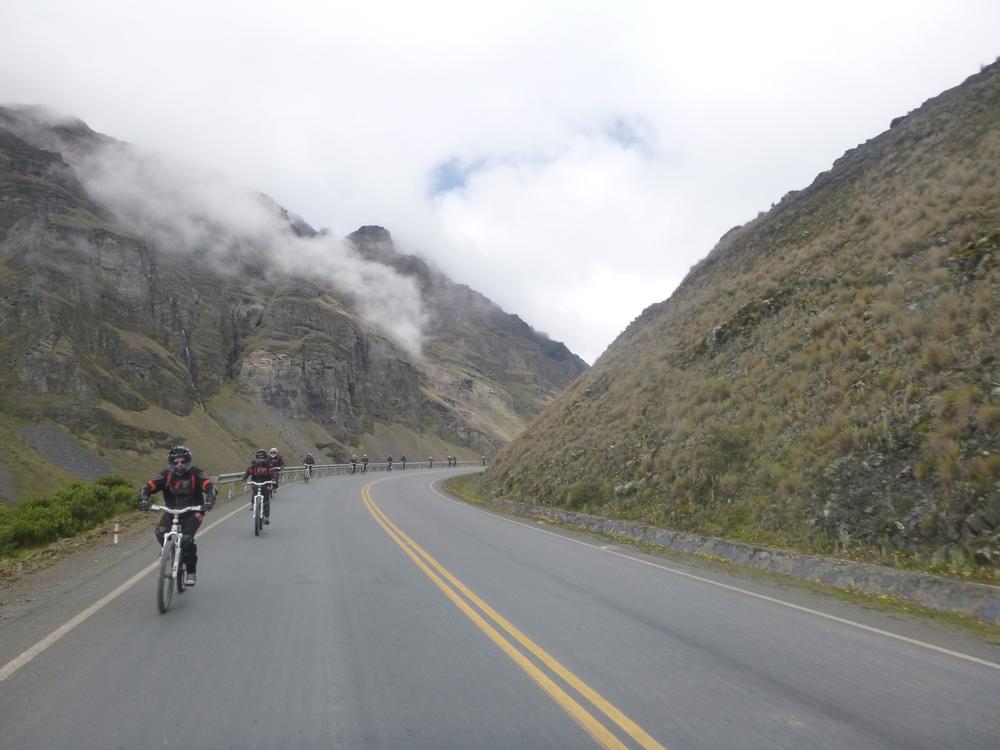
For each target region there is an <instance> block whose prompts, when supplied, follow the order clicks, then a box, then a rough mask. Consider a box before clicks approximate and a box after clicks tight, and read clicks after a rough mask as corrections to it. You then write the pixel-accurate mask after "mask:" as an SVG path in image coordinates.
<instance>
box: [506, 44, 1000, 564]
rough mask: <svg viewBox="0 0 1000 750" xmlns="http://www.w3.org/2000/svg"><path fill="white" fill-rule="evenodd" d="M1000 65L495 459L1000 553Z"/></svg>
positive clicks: (842, 166) (529, 483) (905, 545)
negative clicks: (999, 339)
mask: <svg viewBox="0 0 1000 750" xmlns="http://www.w3.org/2000/svg"><path fill="white" fill-rule="evenodd" d="M998 168H1000V64H993V65H991V66H989V67H986V68H985V69H983V70H982V71H981V72H980V73H979V74H978V75H974V76H972V77H971V78H969V79H968V80H967V81H966V82H965V83H963V84H962V85H961V86H959V87H957V88H955V89H953V90H950V91H948V92H945V93H944V94H942V95H940V96H939V97H937V98H935V99H932V100H930V101H928V102H926V103H925V104H924V105H923V106H922V107H921V108H920V109H919V110H916V111H914V112H912V113H910V114H909V115H907V116H905V117H902V118H897V120H894V121H893V123H892V126H891V128H890V129H889V130H888V131H886V132H885V133H882V134H881V135H879V136H878V137H877V138H874V139H872V140H870V141H868V142H866V143H865V144H862V145H861V146H859V147H858V148H856V149H853V150H851V151H849V152H848V153H846V154H845V155H844V156H843V157H842V158H840V159H838V160H837V162H836V163H835V164H834V165H833V168H832V169H831V170H830V171H828V172H825V173H823V174H821V175H820V176H818V177H817V178H816V180H815V181H814V182H813V184H812V185H810V186H809V187H808V188H806V189H804V190H801V191H797V192H792V193H789V194H788V195H786V196H785V198H784V199H783V200H782V201H781V202H780V203H779V204H778V205H776V206H774V207H773V208H772V209H771V210H770V211H768V212H767V213H763V214H761V215H760V216H758V218H756V219H755V220H753V221H751V222H749V223H748V224H746V225H745V226H742V227H737V228H734V229H733V230H731V231H730V232H728V233H727V234H726V235H725V236H724V237H723V238H722V239H721V240H720V242H719V243H718V245H717V246H716V247H715V248H714V249H713V250H712V251H711V253H710V254H709V255H708V256H707V257H706V258H705V259H704V260H703V261H701V262H700V263H699V264H697V265H696V266H695V267H694V268H692V270H691V272H690V273H689V274H688V276H687V278H686V279H685V280H684V282H683V283H682V284H681V285H680V286H679V288H678V289H677V290H676V292H675V293H674V294H673V295H672V296H671V297H670V298H669V299H668V300H666V301H664V302H662V303H659V304H655V305H652V306H651V307H649V308H648V309H647V310H645V311H644V312H643V314H642V315H641V316H640V317H639V318H637V319H636V320H635V321H634V322H633V323H632V324H631V325H630V326H629V327H628V329H627V330H626V331H625V332H624V333H623V334H622V335H621V336H620V337H619V338H618V339H617V340H616V341H615V342H614V343H613V344H612V346H611V347H610V348H609V349H608V350H607V351H606V352H605V353H604V355H603V356H602V357H601V358H600V359H599V360H598V362H597V363H596V364H595V365H594V367H593V368H592V369H591V370H590V371H589V372H588V373H586V374H585V375H584V376H583V377H581V378H580V379H579V380H578V381H577V382H576V383H574V384H573V385H572V386H571V387H570V388H569V389H568V390H567V391H566V392H565V393H564V394H563V395H562V396H561V397H560V398H559V399H558V400H557V401H556V403H555V404H554V405H553V406H552V407H550V408H549V409H548V410H547V411H546V412H545V413H544V414H543V416H542V417H541V418H540V419H539V420H538V421H537V422H536V423H535V424H534V425H533V426H532V428H531V429H530V430H529V431H528V432H526V433H525V434H523V435H522V436H520V437H519V438H518V439H517V440H515V441H514V442H513V443H512V444H511V445H509V446H507V447H506V448H505V449H504V450H503V451H502V453H501V455H500V456H499V457H498V460H497V461H496V462H495V463H494V465H493V466H492V467H491V468H490V470H489V471H488V473H487V476H486V481H487V483H488V485H489V487H490V488H491V490H492V491H494V492H496V493H498V494H501V495H505V496H509V497H514V498H518V499H524V500H530V501H533V502H544V503H550V504H566V505H572V506H577V507H587V508H589V509H590V510H591V511H593V512H598V513H604V514H607V515H610V516H623V517H629V518H639V519H644V520H646V521H649V522H652V523H656V524H661V525H667V526H672V527H676V528H682V529H689V530H695V531H699V532H703V533H709V534H718V535H727V536H732V537H737V538H742V539H745V540H749V541H765V542H769V543H776V544H784V545H788V546H792V547H798V548H804V549H812V550H817V549H818V550H829V549H833V548H835V547H839V548H841V549H848V550H855V551H859V552H860V551H864V552H865V553H866V554H868V553H873V551H876V552H879V553H880V554H886V555H887V554H890V553H893V552H895V553H896V554H897V555H926V554H930V553H932V552H935V553H936V556H937V557H936V559H937V560H938V561H939V562H942V563H943V562H944V561H947V560H951V561H952V562H961V561H963V560H965V559H967V557H969V556H975V557H976V558H977V560H978V561H979V562H981V563H983V564H989V563H990V561H991V560H993V561H998V560H1000V553H998V548H1000V377H998V374H997V373H998V372H1000V369H998V359H997V357H998V354H1000V347H998V335H997V326H998V324H1000V319H998V308H1000V269H998V263H997V258H998V254H1000V179H998V173H997V171H998Z"/></svg>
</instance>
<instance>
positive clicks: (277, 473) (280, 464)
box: [267, 448, 285, 495]
mask: <svg viewBox="0 0 1000 750" xmlns="http://www.w3.org/2000/svg"><path fill="white" fill-rule="evenodd" d="M267 457H268V460H270V462H271V468H272V469H274V492H277V491H278V483H279V482H280V481H281V470H282V469H284V468H285V459H283V458H282V457H281V454H280V453H278V449H277V448H271V450H269V451H268V452H267ZM274 492H272V493H271V494H272V495H273V494H274Z"/></svg>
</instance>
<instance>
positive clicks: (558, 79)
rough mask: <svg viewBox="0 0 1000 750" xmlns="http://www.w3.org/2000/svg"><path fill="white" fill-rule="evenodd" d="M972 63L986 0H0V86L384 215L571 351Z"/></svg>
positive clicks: (394, 228) (296, 203) (149, 144)
mask: <svg viewBox="0 0 1000 750" xmlns="http://www.w3.org/2000/svg"><path fill="white" fill-rule="evenodd" d="M998 55H1000V2H997V1H996V0H982V1H973V0H968V1H963V0H950V1H942V2H937V1H935V2H921V1H920V0H907V1H906V2H879V0H866V1H865V2H854V1H846V2H845V1H840V2H836V3H833V2H823V3H813V2H807V1H806V0H797V1H796V2H708V1H705V0H702V1H700V2H685V3H679V2H667V1H666V0H662V1H654V0H651V1H650V2H627V1H622V0H613V1H612V0H609V1H608V2H586V1H585V0H584V1H581V0H576V1H575V2H543V1H541V0H534V1H533V2H520V1H519V0H507V1H505V2H502V3H489V4H487V3H478V2H474V1H471V2H470V0H464V1H461V2H436V1H435V0H424V1H423V2H419V3H414V2H392V3H389V2H378V1H377V0H367V1H366V2H358V3H354V2H350V3H348V2H328V3H321V2H301V1H300V0H282V1H281V2H262V1H255V0H243V1H241V2H219V1H218V0H197V1H191V2H188V1H186V0H173V2H169V3H155V4H154V3H144V2H135V1H134V0H88V1H87V2H77V1H76V0H0V102H5V103H11V102H19V103H26V104H44V105H47V106H49V107H51V108H54V109H56V110H58V111H61V112H64V113H66V114H70V115H75V116H77V117H80V118H81V119H83V120H85V121H86V122H87V123H88V124H89V125H90V126H91V127H93V128H94V129H95V130H99V131H101V132H104V133H107V134H108V135H111V136H113V137H115V138H118V139H121V140H126V141H129V142H132V143H134V144H137V145H140V146H142V147H144V148H147V149H152V150H155V151H158V152H160V153H162V154H164V155H165V156H167V157H171V156H179V157H183V159H184V160H187V161H190V160H192V159H194V160H198V161H200V162H203V163H204V164H205V165H206V166H208V167H210V168H213V169H218V170H220V171H222V172H225V173H227V174H229V175H231V176H232V177H233V178H234V179H236V180H238V181H240V182H243V183H245V184H247V185H248V186H253V187H256V188H259V189H260V190H262V191H264V192H266V193H268V194H270V195H272V196H273V197H274V198H275V199H276V200H278V201H279V202H280V203H281V204H283V205H284V206H286V207H287V208H289V209H290V210H291V211H293V212H295V213H298V214H300V215H301V216H302V217H303V218H305V219H306V221H308V222H309V223H310V224H312V225H313V226H315V227H317V228H320V227H328V228H330V229H331V230H332V231H333V232H334V233H335V234H337V235H338V236H344V235H346V234H348V233H350V232H351V231H353V230H354V229H356V228H358V227H359V226H362V225H365V224H379V225H382V226H384V227H386V228H387V229H388V230H389V231H390V232H392V234H393V237H394V238H395V240H396V243H397V245H398V246H399V248H400V249H401V250H402V251H404V252H414V253H418V254H421V255H423V256H425V257H427V258H429V259H430V260H432V261H433V262H435V263H436V264H437V265H438V266H440V267H441V268H442V269H443V270H444V271H445V272H447V273H448V274H449V275H450V276H451V278H452V279H454V280H455V281H458V282H462V283H467V284H469V285H470V286H471V287H473V288H475V289H477V290H479V291H481V292H483V293H484V294H486V295H487V296H489V297H490V298H492V299H493V300H494V301H495V302H497V303H498V304H500V305H501V306H502V307H503V308H504V309H505V310H507V311H508V312H513V313H517V314H518V315H520V316H521V317H522V318H524V319H525V320H526V321H527V322H528V323H530V324H531V325H532V326H534V327H535V328H536V329H537V330H540V331H544V332H546V333H548V334H549V335H550V336H551V337H553V338H554V339H557V340H560V341H564V342H566V344H567V345H568V346H569V347H570V348H571V349H572V350H573V351H574V352H576V353H578V354H580V355H581V356H582V357H584V359H587V360H588V361H590V362H592V361H593V360H594V359H596V357H597V356H598V355H600V353H601V352H602V351H603V350H604V348H605V347H606V346H607V345H608V344H610V343H611V341H612V340H613V339H614V338H615V336H617V335H618V334H619V333H620V332H621V331H622V330H623V329H624V328H625V326H626V325H628V323H629V322H630V321H631V320H632V319H633V318H634V317H635V316H636V315H638V314H639V313H640V312H641V311H642V309H643V308H644V307H646V306H647V305H649V304H651V303H653V302H657V301H660V300H663V299H665V298H667V297H668V296H669V295H670V293H671V292H672V291H673V289H674V288H675V286H676V285H677V284H678V283H679V282H680V280H681V279H682V278H683V277H684V275H685V274H686V273H687V271H688V269H689V268H690V266H691V265H693V264H694V263H695V262H696V261H697V260H698V259H700V258H702V257H703V256H704V255H706V254H707V253H708V251H709V250H710V249H711V248H712V246H713V245H714V244H715V242H716V241H717V240H718V238H719V237H720V236H721V235H722V234H723V233H724V232H725V231H726V230H728V229H729V228H730V227H732V226H734V225H737V224H742V223H745V222H746V221H748V220H749V219H751V218H753V217H754V216H756V214H757V213H758V212H759V211H761V210H765V209H767V208H769V207H770V205H771V203H773V202H777V201H778V200H779V199H780V198H781V196H782V195H784V194H785V193H786V192H788V191H789V190H794V189H799V188H802V187H804V186H805V185H807V184H809V183H810V182H811V181H812V179H813V178H814V177H815V175H816V174H817V173H819V172H821V171H823V170H825V169H828V168H829V167H830V165H831V164H832V162H833V161H834V160H835V159H836V158H838V157H839V156H840V155H841V154H842V153H843V152H844V151H846V150H847V149H849V148H852V147H854V146H856V145H857V144H858V143H860V142H863V141H865V140H867V139H868V138H871V137H874V136H875V135H877V134H878V133H880V132H882V131H883V130H885V129H886V128H888V125H889V121H890V120H891V119H892V118H893V117H895V116H897V115H901V114H905V113H906V112H907V111H909V110H911V109H913V108H915V107H917V106H919V105H920V104H921V103H922V102H923V101H924V100H926V99H927V98H929V97H931V96H934V95H936V94H938V93H940V92H941V91H943V90H944V89H947V88H950V87H952V86H955V85H957V84H959V83H961V82H962V81H963V80H964V79H965V78H966V77H967V76H969V75H971V74H973V73H975V72H977V71H978V70H979V68H980V66H981V65H983V64H987V63H990V62H992V61H993V60H994V59H995V58H996V57H997V56H998ZM292 251H293V250H290V252H292Z"/></svg>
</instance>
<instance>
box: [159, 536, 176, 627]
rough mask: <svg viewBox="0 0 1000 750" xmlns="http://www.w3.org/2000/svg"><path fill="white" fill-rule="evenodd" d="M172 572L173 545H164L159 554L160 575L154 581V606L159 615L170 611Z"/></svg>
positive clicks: (172, 589)
mask: <svg viewBox="0 0 1000 750" xmlns="http://www.w3.org/2000/svg"><path fill="white" fill-rule="evenodd" d="M173 572H174V545H173V544H166V545H164V546H163V550H162V551H161V552H160V575H159V576H158V577H157V579H156V606H157V608H158V609H159V610H160V614H163V613H165V612H166V611H167V610H168V609H170V600H171V599H173V596H174V582H173V579H172V578H171V577H170V576H171V575H172V574H173Z"/></svg>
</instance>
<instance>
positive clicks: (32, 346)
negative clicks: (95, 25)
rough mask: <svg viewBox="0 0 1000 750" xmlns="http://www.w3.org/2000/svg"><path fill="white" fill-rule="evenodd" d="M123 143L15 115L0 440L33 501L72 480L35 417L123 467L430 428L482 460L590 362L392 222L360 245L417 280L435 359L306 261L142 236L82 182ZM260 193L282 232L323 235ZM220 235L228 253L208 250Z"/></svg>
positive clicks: (6, 125) (5, 246) (370, 443)
mask: <svg viewBox="0 0 1000 750" xmlns="http://www.w3.org/2000/svg"><path fill="white" fill-rule="evenodd" d="M108 143H112V144H113V143H114V142H112V141H110V139H107V138H106V137H104V136H101V135H99V134H97V133H94V132H93V131H91V130H90V129H89V128H87V127H86V125H84V124H83V123H81V122H79V121H71V120H65V121H60V122H55V123H53V121H52V119H51V117H50V116H47V115H44V114H43V113H39V112H37V111H35V110H30V109H29V110H10V109H8V110H4V109H0V357H2V359H3V362H4V365H5V366H4V367H3V368H2V371H0V435H2V437H3V438H4V442H5V443H9V444H10V445H11V446H12V451H11V452H10V455H9V457H8V458H7V459H3V458H0V461H5V462H6V463H8V464H9V465H6V466H5V471H6V472H7V474H8V475H12V476H13V481H8V482H7V483H6V484H7V485H8V486H9V485H11V484H13V485H14V486H15V487H16V488H17V494H18V495H23V494H24V493H26V492H29V491H33V490H36V489H42V488H44V487H45V483H46V481H55V480H57V479H63V478H65V475H66V474H67V473H69V474H73V471H72V468H71V467H59V466H53V465H52V462H51V461H49V460H48V459H46V458H45V457H44V456H43V454H41V453H39V452H38V450H37V447H38V446H36V445H34V444H32V442H31V439H30V434H31V433H30V431H29V432H26V431H25V428H26V427H27V426H30V425H35V424H41V423H48V422H54V423H57V424H59V425H61V426H62V427H64V428H66V429H68V430H69V431H70V432H71V433H72V437H73V438H74V439H75V440H76V441H77V442H78V443H79V444H80V445H81V446H82V447H84V448H86V449H89V450H90V451H92V452H93V453H94V454H96V455H99V456H100V457H102V458H103V459H104V460H106V461H107V462H108V463H110V464H111V465H112V466H113V467H114V468H115V469H117V470H119V471H123V472H125V473H126V474H128V475H137V474H138V473H141V472H142V471H144V470H146V468H147V467H152V466H154V465H156V464H158V463H159V462H160V460H161V458H162V457H161V456H160V453H161V452H162V449H163V448H164V447H165V446H167V445H168V444H169V443H172V442H174V441H180V440H183V441H186V442H188V443H189V444H191V445H192V447H193V448H194V449H195V450H196V452H198V455H199V458H200V460H201V462H202V463H204V464H206V468H209V469H210V470H215V471H221V470H225V469H233V468H238V467H239V466H241V465H242V462H243V461H245V459H246V454H247V451H249V450H250V449H252V448H253V447H256V446H259V445H267V446H270V445H272V444H273V445H277V447H279V448H281V449H282V450H284V451H286V452H287V453H288V454H289V455H290V456H300V455H301V454H302V453H304V452H305V451H307V450H309V451H312V452H314V453H316V452H317V451H318V452H319V453H320V454H321V455H323V454H325V455H326V456H327V457H328V458H330V459H336V460H342V459H343V458H344V457H345V456H347V455H350V453H352V452H369V453H371V454H372V455H378V454H379V453H380V452H381V451H382V450H385V451H387V452H392V453H396V454H398V453H401V452H402V453H407V452H409V453H410V455H411V457H414V458H415V457H416V453H417V445H416V444H415V442H414V440H415V437H416V436H417V435H420V438H417V439H422V441H423V444H422V445H421V448H422V449H423V450H422V452H423V453H424V454H427V453H429V452H430V449H434V450H436V451H437V452H438V455H440V454H441V453H442V452H449V453H454V454H463V453H464V454H466V455H469V456H472V455H479V454H480V453H493V452H494V451H495V450H496V449H497V448H499V446H500V445H501V444H503V443H504V442H505V441H506V440H508V439H510V438H511V437H512V436H513V435H514V434H516V433H517V432H518V431H520V430H521V429H522V428H523V426H524V425H525V423H526V422H527V421H528V420H530V419H531V418H532V417H533V416H534V415H535V414H537V413H538V412H539V411H540V410H541V409H542V408H543V407H544V406H545V405H546V404H547V403H548V402H549V401H551V400H552V399H553V398H554V396H555V395H556V394H557V393H558V392H559V391H560V390H561V389H562V388H564V387H565V386H566V385H568V383H569V382H570V381H571V380H572V379H573V378H574V377H576V375H578V374H579V373H580V372H582V371H583V370H584V369H585V368H586V365H585V364H584V363H583V362H582V361H581V360H579V358H577V357H575V356H574V355H572V354H571V353H570V352H568V350H566V349H565V347H563V346H562V345H561V344H556V343H554V342H551V341H549V340H548V339H546V338H545V337H544V336H540V335H538V334H536V333H535V332H534V331H532V330H531V329H530V328H529V327H528V326H527V325H525V324H524V323H523V322H521V321H520V320H519V319H517V318H516V317H515V316H510V315H507V314H505V313H503V312H502V311H501V310H499V308H497V307H496V306H495V305H493V304H492V303H490V302H489V300H487V299H485V298H484V297H482V296H481V295H478V294H476V293H475V292H473V291H471V290H469V289H468V288H466V287H462V286H459V285H456V284H454V283H452V282H451V281H449V280H448V279H447V278H446V277H445V276H444V275H443V274H441V273H439V272H436V271H433V270H432V269H430V268H429V267H428V266H427V265H426V264H425V263H424V262H423V261H421V260H420V259H418V258H415V257H412V256H403V255H400V254H398V253H397V252H396V251H395V248H394V247H393V245H392V241H391V237H390V236H389V234H388V233H387V232H385V230H382V229H380V228H371V227H366V228H364V229H362V230H360V231H359V232H357V233H355V235H352V237H351V238H350V243H351V244H352V245H353V246H354V247H355V250H356V252H357V253H359V254H360V255H362V256H365V257H366V258H367V260H366V262H369V263H371V262H373V261H374V263H375V264H376V265H379V267H383V268H384V267H391V268H393V269H395V270H396V275H397V276H400V277H409V278H412V279H413V280H415V281H416V283H417V286H418V287H419V289H420V291H421V294H422V300H423V307H424V309H425V310H426V311H427V312H428V321H429V322H428V323H427V325H426V332H425V338H424V345H423V354H422V355H420V356H414V354H413V353H412V352H411V351H409V350H408V349H407V348H406V347H403V346H401V345H400V344H399V343H398V340H397V339H396V338H394V337H393V336H392V335H388V334H387V333H386V331H384V330H382V329H381V328H380V327H379V326H378V325H377V324H374V323H372V322H371V321H370V320H369V319H367V318H366V316H365V315H364V314H362V311H359V306H358V295H357V294H354V295H352V294H350V293H345V292H344V291H343V289H342V288H338V286H337V284H336V278H335V277H334V279H333V282H334V283H331V280H330V278H329V275H328V274H326V273H324V274H313V273H310V272H309V269H310V267H311V266H310V264H309V263H303V264H302V268H303V272H301V273H298V272H291V271H289V269H288V268H287V265H285V266H283V265H282V264H281V263H279V262H277V261H276V260H275V259H274V258H273V257H272V255H271V254H270V253H269V252H267V249H266V248H265V247H264V246H263V245H261V244H259V243H257V244H255V242H256V241H255V240H253V239H251V240H246V239H245V238H244V239H241V240H239V241H233V240H231V238H228V237H227V236H226V234H225V232H222V231H221V230H220V231H219V232H216V233H215V234H212V233H211V232H210V233H208V234H206V235H199V242H201V243H202V246H200V247H198V248H195V251H194V252H192V251H191V248H179V247H174V246H171V244H170V243H171V236H170V235H160V234H157V233H151V235H150V236H143V235H142V234H140V233H138V232H137V231H136V228H135V227H136V224H135V223H133V224H128V223H125V222H123V221H121V220H120V217H119V216H117V215H115V214H114V213H112V211H111V209H110V208H109V207H108V206H106V205H103V204H102V203H101V202H99V201H98V200H96V199H95V198H94V197H92V196H91V194H90V193H89V192H88V190H87V189H86V188H85V187H84V185H83V181H82V180H81V178H80V176H79V175H80V171H79V164H80V163H81V162H82V160H85V159H94V158H95V154H100V153H101V152H100V148H101V147H103V146H106V145H107V144H108ZM116 145H117V146H118V147H120V148H124V147H123V146H122V145H121V144H116ZM262 200H263V199H262ZM264 203H265V204H266V205H267V210H268V211H270V212H271V213H272V214H273V215H274V216H275V217H276V220H277V222H278V225H279V226H280V227H281V230H280V231H282V232H285V231H287V233H288V235H289V236H294V237H295V238H297V239H298V240H300V241H301V242H309V241H311V240H312V239H315V238H317V237H321V235H319V234H318V233H317V232H315V231H314V230H313V229H312V228H311V227H309V226H308V225H307V224H306V223H305V222H303V221H302V220H301V219H298V218H297V217H294V216H291V215H289V214H288V213H287V212H286V211H284V209H281V208H280V207H278V206H276V204H273V202H269V201H264ZM199 221H200V222H201V223H202V224H207V225H209V226H210V225H211V221H212V219H211V216H206V217H205V218H204V219H200V218H199ZM213 231H214V230H213ZM216 235H218V237H219V240H218V243H219V244H220V245H224V247H223V248H222V250H221V252H220V251H218V249H217V248H214V247H205V246H204V245H205V244H206V240H205V239H204V236H210V237H213V236H216ZM165 238H166V239H165ZM226 243H228V244H226ZM376 251H377V252H376ZM220 257H222V258H224V262H220V260H219V259H220ZM404 280H405V279H404ZM371 291H372V293H377V292H378V290H377V289H372V290H371ZM400 314H401V315H405V314H406V311H405V309H401V312H400ZM508 355H509V356H508ZM7 494H11V493H7Z"/></svg>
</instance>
